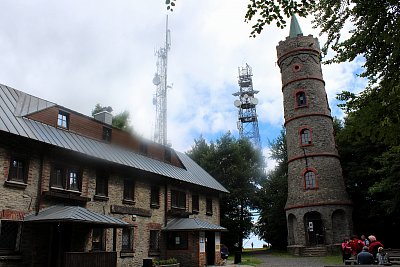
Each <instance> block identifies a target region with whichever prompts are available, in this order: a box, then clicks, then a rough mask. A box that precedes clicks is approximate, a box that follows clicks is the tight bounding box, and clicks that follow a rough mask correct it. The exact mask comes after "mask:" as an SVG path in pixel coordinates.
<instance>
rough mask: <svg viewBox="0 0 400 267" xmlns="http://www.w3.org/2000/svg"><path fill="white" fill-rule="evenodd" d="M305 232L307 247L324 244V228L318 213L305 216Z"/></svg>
mask: <svg viewBox="0 0 400 267" xmlns="http://www.w3.org/2000/svg"><path fill="white" fill-rule="evenodd" d="M304 217H305V220H304V221H305V223H306V225H305V230H306V233H307V241H308V245H309V246H318V245H323V244H324V243H325V237H324V226H323V223H322V220H321V215H320V214H319V213H318V212H314V211H313V212H309V213H307V214H306V215H305V216H304Z"/></svg>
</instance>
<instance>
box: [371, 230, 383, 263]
mask: <svg viewBox="0 0 400 267" xmlns="http://www.w3.org/2000/svg"><path fill="white" fill-rule="evenodd" d="M368 239H369V241H371V243H370V244H369V247H368V251H369V253H371V254H372V255H374V258H375V257H376V253H378V248H379V247H383V245H382V243H381V242H379V241H378V240H376V237H375V236H374V235H370V236H369V237H368ZM375 260H376V259H375Z"/></svg>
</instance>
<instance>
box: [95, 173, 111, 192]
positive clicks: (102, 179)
mask: <svg viewBox="0 0 400 267" xmlns="http://www.w3.org/2000/svg"><path fill="white" fill-rule="evenodd" d="M108 180H109V174H108V173H107V172H105V171H102V170H98V171H96V192H95V196H97V197H101V198H107V199H108Z"/></svg>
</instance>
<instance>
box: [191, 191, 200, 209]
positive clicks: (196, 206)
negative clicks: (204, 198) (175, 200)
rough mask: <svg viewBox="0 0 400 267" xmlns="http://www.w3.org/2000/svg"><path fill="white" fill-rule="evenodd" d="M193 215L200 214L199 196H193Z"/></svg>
mask: <svg viewBox="0 0 400 267" xmlns="http://www.w3.org/2000/svg"><path fill="white" fill-rule="evenodd" d="M192 213H199V195H192Z"/></svg>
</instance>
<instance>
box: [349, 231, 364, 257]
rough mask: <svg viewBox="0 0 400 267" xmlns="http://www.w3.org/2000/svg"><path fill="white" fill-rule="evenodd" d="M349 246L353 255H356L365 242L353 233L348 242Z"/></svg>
mask: <svg viewBox="0 0 400 267" xmlns="http://www.w3.org/2000/svg"><path fill="white" fill-rule="evenodd" d="M349 246H350V247H351V252H352V253H353V255H354V256H356V255H357V254H358V253H360V252H361V251H362V250H363V247H364V246H365V244H364V242H363V241H362V240H360V239H358V236H357V235H353V236H352V237H351V240H350V242H349Z"/></svg>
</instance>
